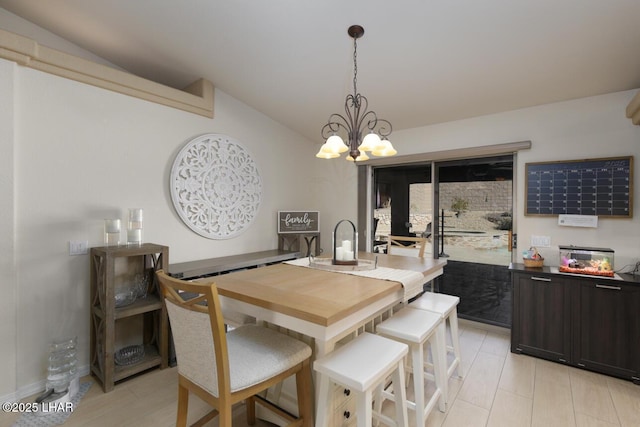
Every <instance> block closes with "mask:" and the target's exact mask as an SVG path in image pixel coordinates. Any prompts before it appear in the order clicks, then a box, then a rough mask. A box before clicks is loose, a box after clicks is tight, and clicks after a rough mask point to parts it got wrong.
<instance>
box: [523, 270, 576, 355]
mask: <svg viewBox="0 0 640 427" xmlns="http://www.w3.org/2000/svg"><path fill="white" fill-rule="evenodd" d="M513 281H514V283H513V288H514V295H513V326H512V328H511V351H513V352H516V353H526V354H530V355H533V356H537V357H542V358H545V359H550V360H554V361H558V362H563V363H568V362H569V361H570V354H571V353H570V348H571V335H570V334H571V302H570V294H569V290H570V289H569V286H568V283H567V280H566V279H562V278H558V277H556V276H551V275H544V274H540V275H537V274H535V273H533V274H531V273H529V274H522V273H516V274H514V275H513Z"/></svg>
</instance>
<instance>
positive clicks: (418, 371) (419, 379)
mask: <svg viewBox="0 0 640 427" xmlns="http://www.w3.org/2000/svg"><path fill="white" fill-rule="evenodd" d="M423 361H424V347H423V346H422V345H420V344H418V345H411V365H412V369H413V392H414V394H415V396H414V398H413V401H414V402H415V413H416V425H418V426H424V423H425V421H426V420H425V419H424V373H423V372H424V366H423Z"/></svg>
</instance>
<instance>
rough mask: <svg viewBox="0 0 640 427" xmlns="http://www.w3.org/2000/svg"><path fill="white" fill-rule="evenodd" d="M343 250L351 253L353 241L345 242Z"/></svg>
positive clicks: (343, 242)
mask: <svg viewBox="0 0 640 427" xmlns="http://www.w3.org/2000/svg"><path fill="white" fill-rule="evenodd" d="M342 249H344V250H345V251H350V250H352V249H351V240H343V241H342Z"/></svg>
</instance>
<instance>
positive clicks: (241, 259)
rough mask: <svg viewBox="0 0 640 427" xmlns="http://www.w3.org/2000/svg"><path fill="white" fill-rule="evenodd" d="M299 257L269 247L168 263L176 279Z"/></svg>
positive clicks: (207, 275) (258, 265)
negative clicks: (242, 252) (249, 251)
mask: <svg viewBox="0 0 640 427" xmlns="http://www.w3.org/2000/svg"><path fill="white" fill-rule="evenodd" d="M296 258H300V252H298V251H286V250H281V249H271V250H267V251H260V252H251V253H247V254H240V255H230V256H224V257H218V258H209V259H201V260H198V261H189V262H181V263H178V264H171V265H169V271H168V272H169V274H170V275H171V276H173V277H175V278H178V279H185V280H186V279H196V278H199V277H209V276H216V275H218V274H225V273H229V272H231V271H235V270H241V269H245V268H256V267H262V266H265V265H271V264H277V263H280V262H282V261H289V260H292V259H296Z"/></svg>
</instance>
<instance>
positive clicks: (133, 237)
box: [127, 228, 142, 244]
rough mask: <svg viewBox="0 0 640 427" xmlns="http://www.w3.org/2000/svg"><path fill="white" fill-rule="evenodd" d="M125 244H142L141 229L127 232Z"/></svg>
mask: <svg viewBox="0 0 640 427" xmlns="http://www.w3.org/2000/svg"><path fill="white" fill-rule="evenodd" d="M127 243H134V244H137V243H142V228H133V229H130V230H127Z"/></svg>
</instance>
